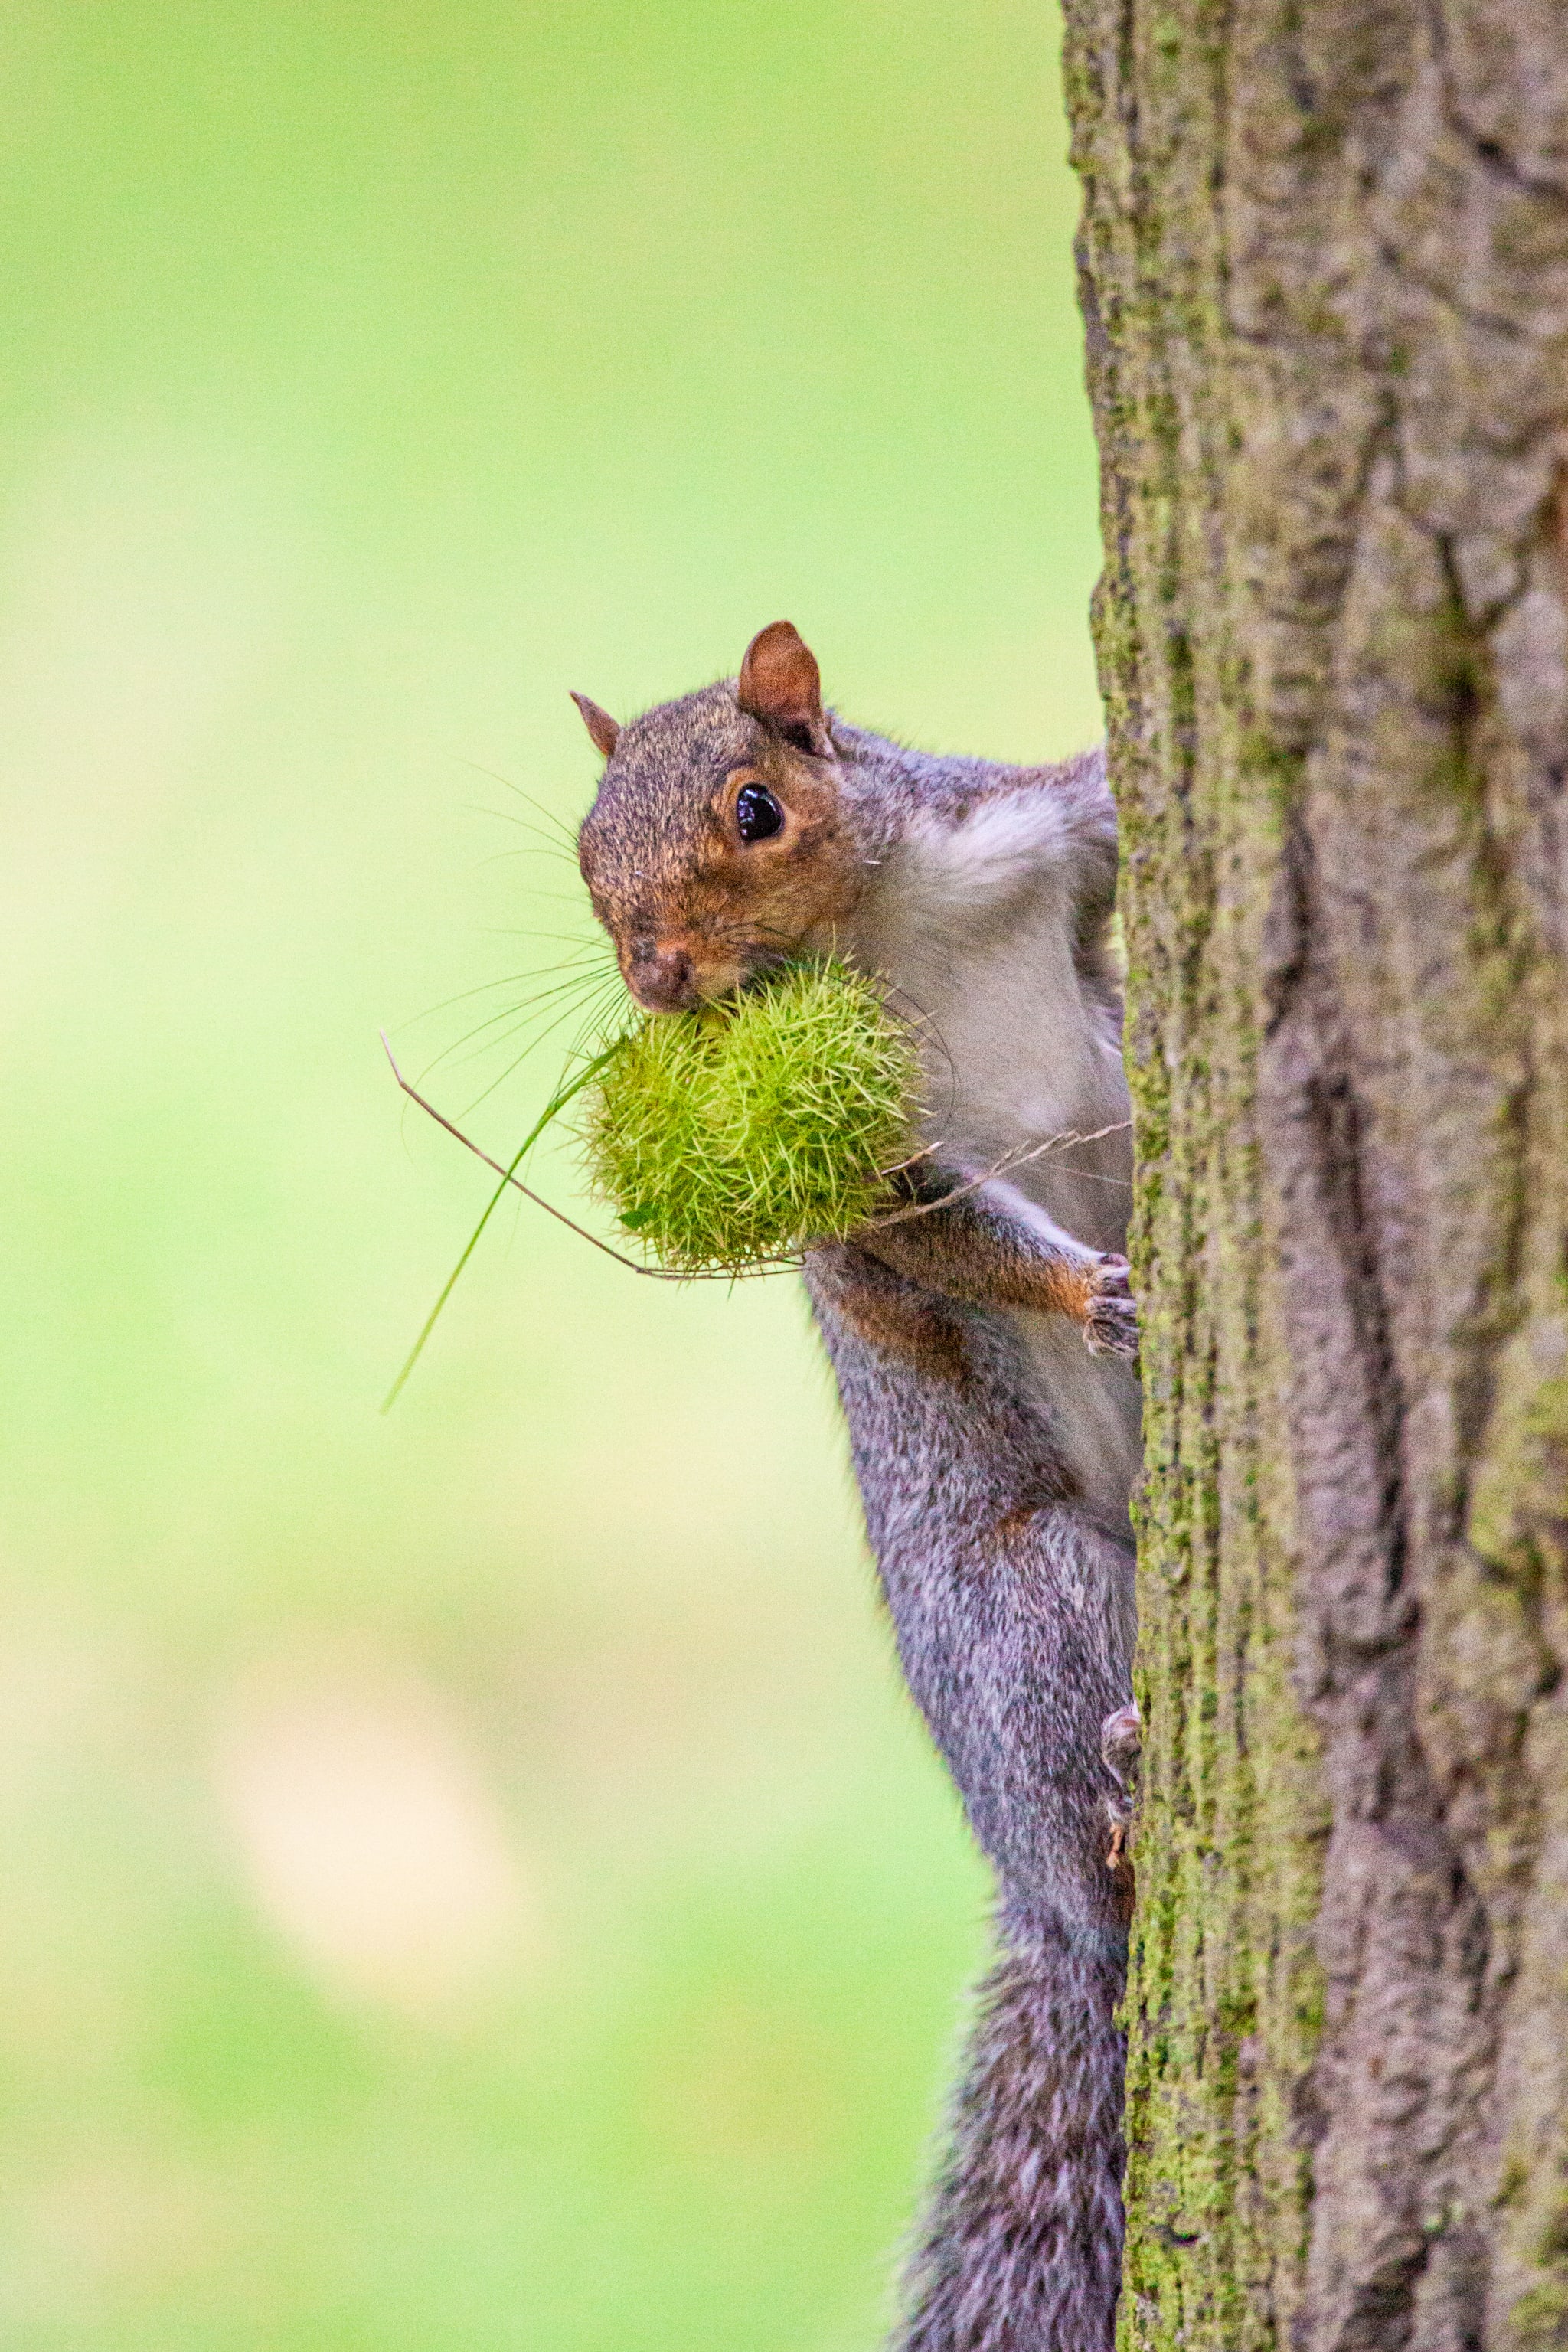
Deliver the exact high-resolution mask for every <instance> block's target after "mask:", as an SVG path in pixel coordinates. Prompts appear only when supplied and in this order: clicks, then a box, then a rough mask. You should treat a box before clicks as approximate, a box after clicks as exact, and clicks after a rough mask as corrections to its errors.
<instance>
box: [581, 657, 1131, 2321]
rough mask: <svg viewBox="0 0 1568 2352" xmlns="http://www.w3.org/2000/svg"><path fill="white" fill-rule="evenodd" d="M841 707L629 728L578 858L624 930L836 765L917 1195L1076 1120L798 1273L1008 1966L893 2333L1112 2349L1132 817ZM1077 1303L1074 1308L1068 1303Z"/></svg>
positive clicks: (914, 1684)
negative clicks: (845, 716) (755, 820)
mask: <svg viewBox="0 0 1568 2352" xmlns="http://www.w3.org/2000/svg"><path fill="white" fill-rule="evenodd" d="M826 727H827V730H828V731H827V736H826V740H828V741H829V742H830V744H831V753H830V755H829V756H818V757H808V756H806V755H805V754H804V753H802V752H801V751H799V750H798V749H792V748H791V747H790V746H788V745H785V744H783V743H781V742H780V741H778V740H776V739H773V740H770V738H769V734H768V730H767V729H766V728H764V727H763V726H762V725H761V724H760V723H759V722H758V721H756V720H755V719H752V718H750V717H748V716H747V715H745V714H744V713H742V711H741V710H740V709H738V708H737V704H736V699H735V688H734V686H733V684H732V683H731V682H723V683H721V684H720V685H717V686H713V687H709V688H704V689H702V691H701V692H700V693H698V694H695V695H689V696H687V697H685V698H683V699H682V700H680V701H679V702H675V703H669V704H666V705H664V706H662V707H661V708H660V709H657V710H654V711H651V712H649V713H648V714H647V716H646V717H644V718H641V719H637V720H635V721H633V722H632V724H631V725H629V726H628V727H626V728H624V729H623V730H621V733H620V736H619V740H618V742H617V744H616V751H615V753H614V756H613V757H612V759H611V760H610V762H609V765H608V767H607V769H606V772H605V781H604V784H603V787H602V789H601V793H600V795H599V798H598V801H597V802H596V803H595V808H594V810H593V811H592V812H591V814H590V815H589V818H588V820H587V822H586V823H585V824H584V832H583V863H584V874H585V875H586V877H587V878H588V880H589V883H590V887H592V888H593V890H594V894H595V905H596V906H597V907H598V908H600V911H601V913H602V915H604V917H605V920H606V922H607V923H608V924H609V925H610V927H611V929H612V930H613V931H617V944H619V943H620V940H619V936H618V933H619V932H624V931H626V929H628V928H630V927H631V926H633V925H636V926H637V927H641V926H642V925H644V924H647V926H649V927H650V928H657V926H658V922H659V921H660V920H661V919H662V916H661V912H660V909H661V908H668V906H669V905H670V904H677V905H679V898H680V892H681V888H682V877H683V868H684V867H685V866H687V865H688V864H689V861H692V860H693V859H694V857H695V856H696V852H697V850H698V848H699V846H700V845H703V844H708V845H712V843H713V842H714V839H715V832H714V828H715V826H716V825H717V824H719V823H720V817H719V816H718V815H716V814H715V808H716V805H717V806H721V803H715V793H717V792H718V790H719V788H720V787H721V784H722V781H723V779H724V777H725V775H726V774H727V773H728V772H731V771H732V770H733V769H734V768H735V767H736V766H737V765H738V764H740V763H742V762H745V763H748V764H749V765H751V764H755V765H757V766H759V767H760V768H762V769H763V771H764V772H767V773H769V774H770V775H773V776H775V777H778V778H780V779H781V780H782V782H781V789H784V790H787V786H788V779H789V777H790V776H791V775H792V774H795V775H796V776H797V777H799V778H800V779H802V780H803V781H802V783H801V790H802V793H803V794H805V793H806V791H807V787H808V786H809V792H810V793H815V794H816V800H815V801H813V802H812V803H811V804H812V806H813V807H816V808H819V807H820V805H821V802H822V793H823V787H824V784H825V782H826V784H827V785H829V786H830V787H831V801H832V807H833V809H834V810H835V811H836V813H837V814H836V816H835V819H834V822H835V823H836V824H838V825H839V827H840V830H841V833H842V835H843V838H844V840H845V841H846V842H847V849H845V850H843V851H842V853H839V852H835V851H832V850H831V848H830V849H829V850H825V851H824V853H823V855H824V856H827V855H829V854H843V855H846V856H848V857H850V858H851V859H852V861H853V865H854V868H855V872H854V876H853V877H852V878H853V888H852V890H851V892H850V895H849V898H848V899H847V901H846V902H845V903H847V904H848V905H849V908H850V911H849V912H848V913H847V914H842V913H840V914H837V915H836V916H835V919H834V922H833V925H832V929H831V938H830V939H829V938H826V937H822V936H816V937H813V936H811V935H810V934H809V933H808V934H805V935H804V936H805V941H806V943H807V944H813V945H818V946H821V945H832V946H835V947H837V949H838V950H839V951H840V952H845V953H848V954H850V955H853V956H856V957H858V959H859V960H860V961H863V962H865V963H867V964H868V965H869V966H872V967H874V968H876V969H879V970H880V971H883V973H884V974H885V976H886V977H887V978H888V979H889V982H891V983H892V984H893V986H894V987H895V988H897V989H902V990H905V991H906V992H908V993H909V994H910V996H911V998H913V1000H914V1001H915V1003H916V1004H917V1006H918V1008H919V1010H920V1011H921V1012H922V1013H931V1014H932V1018H931V1048H930V1053H929V1056H928V1061H929V1071H928V1075H929V1082H930V1102H929V1109H928V1114H927V1118H926V1123H925V1138H926V1141H927V1142H928V1144H929V1145H933V1146H936V1147H939V1148H938V1149H936V1150H935V1151H934V1154H933V1158H932V1160H931V1162H929V1163H928V1164H927V1165H926V1166H925V1167H924V1168H923V1169H922V1171H921V1176H920V1179H919V1182H918V1184H915V1183H911V1187H910V1197H911V1198H912V1199H919V1200H921V1202H927V1203H934V1202H937V1201H939V1200H940V1199H941V1198H942V1195H943V1193H944V1192H948V1191H951V1190H952V1189H953V1188H954V1187H955V1186H958V1185H961V1184H968V1183H972V1182H973V1181H974V1180H975V1179H976V1178H977V1177H979V1178H984V1177H985V1175H986V1171H987V1170H988V1169H991V1168H994V1167H995V1166H996V1164H997V1162H998V1160H1000V1159H1001V1158H1002V1157H1003V1156H1004V1154H1005V1152H1006V1151H1007V1150H1010V1149H1016V1143H1017V1139H1018V1137H1019V1136H1020V1135H1022V1136H1024V1137H1025V1138H1026V1139H1027V1138H1029V1137H1031V1136H1033V1135H1034V1133H1035V1129H1037V1128H1038V1127H1039V1126H1041V1125H1042V1123H1043V1124H1044V1127H1045V1138H1044V1139H1048V1138H1049V1137H1050V1135H1052V1134H1053V1133H1056V1132H1058V1130H1060V1129H1068V1130H1069V1131H1071V1132H1073V1133H1075V1134H1078V1135H1083V1136H1088V1137H1089V1138H1090V1140H1089V1141H1088V1142H1085V1143H1081V1144H1078V1145H1075V1147H1074V1148H1073V1150H1072V1152H1071V1154H1070V1156H1068V1155H1067V1154H1066V1153H1063V1152H1060V1151H1056V1152H1047V1153H1046V1154H1043V1155H1041V1156H1039V1157H1038V1158H1037V1159H1035V1160H1031V1161H1029V1162H1027V1163H1026V1164H1023V1165H1019V1166H1016V1167H1015V1168H1014V1169H1013V1171H1012V1172H1011V1175H1010V1177H1009V1178H1008V1179H1007V1180H1006V1181H1002V1180H999V1179H994V1178H993V1179H991V1180H990V1181H983V1182H981V1183H980V1185H979V1188H978V1190H977V1191H975V1192H971V1193H969V1194H968V1195H967V1198H966V1199H964V1200H961V1201H958V1202H954V1203H953V1204H952V1206H948V1207H942V1208H941V1209H940V1210H935V1211H934V1213H930V1214H922V1215H921V1217H919V1218H917V1219H912V1220H910V1221H909V1222H907V1223H903V1224H901V1225H899V1226H896V1227H892V1228H889V1231H888V1232H887V1233H886V1234H882V1235H879V1234H877V1233H876V1232H874V1231H868V1232H867V1233H866V1234H863V1235H860V1236H857V1237H856V1239H854V1240H853V1241H851V1242H849V1243H844V1244H834V1245H832V1246H825V1247H821V1248H818V1249H816V1250H814V1251H812V1252H811V1253H810V1254H809V1256H808V1259H807V1266H806V1282H807V1286H808V1289H809V1292H810V1295H811V1300H812V1305H813V1309H814V1312H815V1314H816V1320H817V1323H818V1326H819V1328H820V1329H821V1331H822V1335H823V1338H824V1340H825V1342H826V1348H827V1351H828V1355H829V1357H830V1359H831V1360H832V1364H833V1369H834V1372H835V1375H836V1377H837V1383H838V1391H839V1394H840V1396H841V1398H842V1400H843V1404H844V1410H845V1413H846V1417H847V1422H848V1426H849V1435H850V1444H851V1452H852V1455H853V1459H854V1465H855V1473H856V1477H857V1479H858V1484H859V1488H860V1493H861V1496H862V1499H863V1502H864V1505H865V1512H866V1522H867V1528H868V1533H869V1536H870V1539H871V1545H872V1549H873V1550H874V1552H875V1554H876V1559H877V1564H878V1569H879V1575H880V1579H881V1584H882V1590H883V1591H884V1593H885V1595H886V1599H887V1603H888V1608H889V1614H890V1616H891V1620H892V1624H893V1628H894V1633H895V1635H896V1638H897V1643H898V1648H899V1654H900V1661H901V1663H902V1665H903V1670H904V1673H905V1675H906V1677H907V1679H908V1682H909V1685H910V1691H911V1692H912V1694H913V1696H914V1698H915V1700H916V1702H917V1704H918V1705H919V1706H920V1708H921V1713H922V1714H923V1716H924V1717H925V1719H926V1722H927V1723H928V1725H929V1726H930V1728H931V1735H932V1737H933V1738H934V1739H935V1740H936V1742H937V1745H938V1747H939V1748H941V1750H942V1755H943V1757H944V1758H945V1759H946V1761H947V1764H948V1767H949V1769H950V1770H951V1771H952V1777H953V1779H954V1780H955V1782H956V1784H957V1786H958V1790H959V1792H960V1794H961V1796H962V1798H963V1804H964V1808H965V1811H966V1812H967V1814H968V1818H969V1821H970V1823H971V1825H972V1827H973V1832H974V1835H975V1836H976V1838H977V1839H978V1841H979V1843H980V1844H981V1845H982V1847H983V1848H984V1852H985V1853H986V1854H987V1856H988V1857H989V1859H990V1861H991V1863H992V1864H993V1866H994V1870H995V1873H996V1877H997V1881H998V1891H999V1901H998V1906H997V1927H998V1936H999V1942H1000V1947H1001V1949H1000V1957H999V1958H998V1961H997V1964H996V1967H995V1969H994V1971H993V1973H992V1975H991V1976H990V1978H989V1979H988V1980H987V1982H986V1984H985V1985H984V1987H983V1989H982V1991H981V1994H980V1997H979V2013H978V2018H977V2021H976V2024H975V2028H974V2032H973V2041H972V2046H971V2051H970V2055H969V2059H968V2063H967V2065H966V2068H965V2071H964V2074H963V2082H962V2084H961V2085H960V2088H959V2091H958V2094H957V2096H956V2100H955V2103H954V2107H953V2113H952V2124H951V2130H950V2143H949V2150H948V2154H947V2157H946V2159H945V2162H944V2165H943V2167H942V2171H941V2174H940V2178H939V2179H938V2182H937V2185H936V2188H935V2190H934V2192H933V2195H932V2199H931V2209H930V2212H929V2214H928V2216H927V2220H926V2222H925V2225H924V2229H923V2231H922V2232H921V2238H920V2242H919V2244H918V2247H917V2250H916V2252H915V2253H914V2255H913V2258H912V2260H911V2263H910V2271H909V2278H908V2284H907V2295H906V2306H907V2307H906V2316H905V2318H904V2320H903V2322H902V2324H901V2326H900V2329H899V2332H898V2336H897V2339H896V2341H897V2345H898V2347H901V2352H1110V2346H1111V2344H1112V2340H1113V2334H1114V2311H1115V2303H1116V2293H1117V2284H1118V2278H1119V2272H1120V2258H1121V2162H1122V2143H1121V2076H1122V2042H1121V2034H1120V2032H1119V2030H1118V2027H1117V2024H1116V2020H1115V2006H1116V2002H1117V2000H1118V1998H1119V1996H1120V1992H1121V1982H1122V1974H1123V1969H1124V1965H1125V1953H1126V1918H1127V1912H1128V1908H1129V1903H1130V1882H1129V1874H1128V1873H1127V1870H1126V1867H1125V1865H1124V1864H1121V1862H1120V1859H1119V1858H1120V1854H1121V1826H1122V1825H1123V1824H1124V1823H1125V1819H1126V1814H1127V1793H1126V1788H1125V1785H1124V1778H1123V1774H1122V1771H1121V1769H1113V1765H1112V1762H1111V1761H1108V1760H1107V1755H1106V1753H1104V1752H1102V1740H1101V1735H1102V1730H1104V1728H1105V1727H1106V1726H1107V1722H1108V1718H1110V1717H1113V1716H1116V1717H1118V1719H1119V1726H1120V1728H1119V1729H1118V1731H1117V1733H1116V1735H1115V1737H1114V1738H1113V1739H1112V1742H1111V1746H1110V1755H1111V1757H1112V1758H1113V1759H1116V1762H1117V1765H1118V1767H1120V1766H1121V1762H1122V1761H1123V1759H1125V1756H1126V1753H1127V1749H1128V1745H1129V1738H1128V1732H1127V1726H1128V1724H1129V1722H1135V1717H1131V1716H1130V1715H1129V1714H1126V1713H1123V1712H1121V1711H1123V1710H1126V1709H1127V1706H1128V1701H1129V1698H1130V1689H1131V1686H1130V1657H1131V1638H1132V1553H1131V1528H1130V1526H1129V1522H1128V1516H1127V1503H1128V1488H1129V1483H1130V1480H1131V1475H1133V1471H1134V1469H1135V1465H1136V1461H1137V1431H1138V1391H1137V1383H1136V1381H1135V1379H1134V1377H1133V1374H1132V1370H1131V1365H1130V1363H1129V1362H1128V1361H1127V1360H1126V1358H1127V1356H1128V1354H1129V1353H1130V1351H1131V1345H1132V1329H1133V1326H1132V1318H1131V1304H1130V1302H1129V1299H1128V1294H1127V1289H1126V1275H1125V1261H1124V1260H1122V1259H1121V1258H1120V1257H1119V1256H1117V1255H1115V1253H1117V1252H1119V1251H1120V1250H1121V1245H1122V1241H1123V1238H1124V1234H1125V1229H1126V1216H1127V1202H1128V1198H1129V1195H1128V1192H1127V1190H1126V1179H1127V1175H1128V1173H1129V1150H1128V1141H1127V1135H1126V1130H1125V1126H1124V1124H1123V1123H1122V1122H1124V1120H1125V1116H1126V1113H1125V1099H1126V1098H1125V1088H1124V1082H1123V1079H1122V1076H1121V1065H1120V1056H1119V1050H1118V1046H1119V1035H1120V1022H1121V1004H1120V998H1119V994H1118V990H1117V983H1116V979H1115V974H1114V970H1113V967H1112V964H1111V962H1110V955H1109V951H1108V948H1107V940H1106V933H1107V927H1108V923H1109V919H1110V909H1111V904H1112V898H1113V894H1114V887H1115V830H1114V819H1113V814H1112V810H1111V803H1110V795H1109V793H1108V791H1107V789H1106V784H1105V777H1104V769H1103V762H1102V761H1101V760H1100V755H1099V754H1098V753H1091V754H1086V755H1084V756H1083V757H1081V758H1079V759H1078V760H1076V761H1068V762H1065V763H1064V764H1062V765H1061V766H1058V767H1055V768H1039V769H1023V768H1011V767H1003V766H999V765H994V764H993V763H990V762H987V761H979V760H967V759H939V758H933V757H931V756H929V755H926V754H922V753H920V752H915V751H909V750H906V749H905V748H904V747H903V746H901V745H899V744H897V743H894V742H892V741H890V740H888V739H887V738H885V737H881V736H877V735H872V734H869V733H868V732H866V731H864V730H859V729H854V728H849V727H847V726H845V725H844V724H843V723H842V722H841V721H839V720H838V719H835V718H832V717H831V716H829V718H828V719H827V721H826ZM977 820H978V821H979V822H978V823H977ZM986 824H991V827H992V830H991V831H990V832H989V833H988V832H987V831H986ZM836 837H837V836H836ZM972 872H973V876H974V877H975V883H974V889H973V895H972V896H966V892H965V877H967V876H968V875H970V874H971V873H972ZM944 892H945V893H946V895H945V896H944V895H943V894H944ZM767 960H768V949H767V943H765V942H763V940H761V939H759V941H758V946H757V952H756V956H755V962H756V964H758V965H760V964H762V963H763V962H765V961H767ZM987 992H990V993H987ZM922 999H923V1000H929V1001H922ZM993 1003H995V1004H997V1005H998V1006H1000V1007H1001V1008H1002V1009H1003V1010H1004V1011H1005V1012H1006V1013H1008V1015H1009V1016H1010V1017H1011V1018H1012V1019H1013V1020H1014V1021H1015V1022H1016V1023H1018V1024H1020V1025H1019V1033H1018V1034H1019V1036H1020V1038H1021V1040H1022V1043H1021V1045H1019V1047H1018V1049H1017V1052H1016V1055H1011V1054H1010V1049H1009V1050H1004V1049H1003V1048H1000V1047H999V1048H998V1050H997V1052H996V1053H995V1054H988V1051H987V1039H988V1036H989V1034H990V1029H991V1028H992V1027H994V1023H993V1022H992V1020H991V1015H990V1013H989V1010H988V1008H990V1007H991V1005H992V1004H993ZM933 1006H934V1011H933ZM972 1016H973V1019H972ZM971 1036H973V1038H974V1039H977V1040H978V1041H979V1043H978V1045H973V1044H969V1043H966V1042H965V1041H966V1040H968V1039H970V1038H971ZM954 1040H956V1041H958V1044H957V1049H956V1050H954V1046H953V1041H954ZM1025 1095H1027V1096H1028V1097H1029V1103H1030V1104H1031V1105H1033V1106H1034V1108H1028V1107H1021V1097H1024V1096H1025ZM1100 1129H1110V1130H1112V1131H1111V1132H1110V1134H1109V1135H1105V1134H1100V1133H1099V1132H1098V1130H1100ZM1075 1285H1076V1287H1075ZM1069 1295H1070V1297H1071V1299H1072V1300H1073V1301H1075V1302H1076V1303H1075V1304H1073V1305H1072V1306H1071V1307H1070V1311H1069V1309H1068V1307H1059V1308H1054V1307H1053V1304H1052V1302H1055V1301H1057V1300H1058V1298H1059V1299H1062V1300H1066V1299H1068V1297H1069ZM1086 1339H1087V1341H1088V1343H1089V1345H1088V1346H1087V1347H1086V1345H1085V1341H1086ZM1096 1347H1100V1348H1103V1349H1107V1350H1108V1351H1109V1352H1107V1353H1104V1354H1101V1355H1095V1354H1091V1353H1090V1352H1089V1350H1090V1349H1092V1348H1096Z"/></svg>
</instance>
